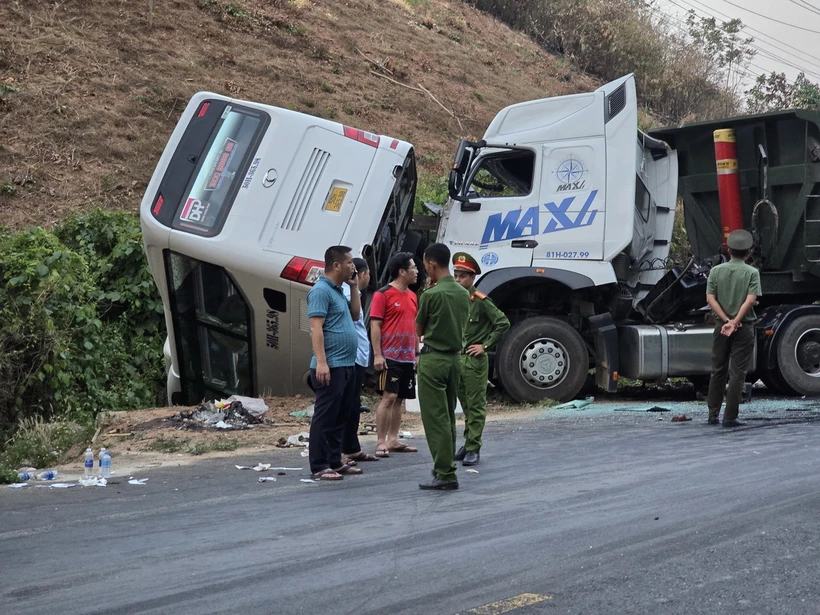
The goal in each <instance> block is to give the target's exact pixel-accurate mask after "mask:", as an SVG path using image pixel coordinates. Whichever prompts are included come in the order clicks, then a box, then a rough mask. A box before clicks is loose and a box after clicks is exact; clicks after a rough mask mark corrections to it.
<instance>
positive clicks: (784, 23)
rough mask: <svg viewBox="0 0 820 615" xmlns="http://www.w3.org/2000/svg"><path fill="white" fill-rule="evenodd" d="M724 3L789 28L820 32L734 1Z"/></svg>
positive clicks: (725, 0) (726, 0) (814, 32)
mask: <svg viewBox="0 0 820 615" xmlns="http://www.w3.org/2000/svg"><path fill="white" fill-rule="evenodd" d="M723 1H724V2H725V3H726V4H729V5H731V6H733V7H735V8H738V9H740V10H741V11H746V12H747V13H751V14H752V15H757V16H758V17H762V18H763V19H768V20H769V21H773V22H775V23H779V24H783V25H784V26H789V27H790V28H795V29H797V30H803V31H804V32H811V33H812V34H820V32H818V31H817V30H811V29H809V28H804V27H803V26H796V25H794V24H793V23H789V22H787V21H780V20H779V19H775V18H774V17H769V16H768V15H764V14H763V13H757V12H755V11H753V10H751V9H747V8H746V7H744V6H741V5H739V4H735V3H734V2H730V1H729V0H723Z"/></svg>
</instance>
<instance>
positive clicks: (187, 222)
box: [173, 105, 263, 236]
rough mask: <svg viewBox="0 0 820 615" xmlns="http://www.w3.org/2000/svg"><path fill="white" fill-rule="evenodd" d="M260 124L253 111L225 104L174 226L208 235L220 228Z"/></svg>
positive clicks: (255, 144)
mask: <svg viewBox="0 0 820 615" xmlns="http://www.w3.org/2000/svg"><path fill="white" fill-rule="evenodd" d="M262 125H263V120H262V118H261V117H260V116H259V115H257V114H256V113H253V114H252V113H249V112H248V110H245V109H242V108H236V107H231V106H230V105H229V106H227V107H225V110H224V111H223V112H222V116H221V118H220V122H219V123H218V124H217V127H218V130H217V131H216V135H215V136H214V138H213V139H212V140H211V141H210V144H209V147H208V149H207V150H206V151H205V152H203V153H202V155H201V158H200V164H199V165H198V168H197V170H196V173H195V174H194V176H193V181H191V182H190V185H189V187H188V189H187V191H186V193H185V194H184V196H183V198H182V202H181V203H180V205H179V207H178V209H177V215H176V218H175V220H174V223H173V226H174V228H181V229H184V230H187V231H191V232H194V233H198V234H202V235H208V236H211V235H216V234H217V233H218V232H219V231H220V230H221V228H222V224H223V222H224V220H225V217H226V216H227V213H228V210H229V209H230V207H231V204H232V203H233V199H234V198H235V197H236V193H237V190H238V189H239V186H240V184H241V183H242V180H243V178H244V177H245V173H246V172H247V170H248V166H249V164H250V157H251V156H252V155H253V153H254V151H255V149H256V147H257V145H258V141H259V139H258V137H259V136H260V132H261V131H260V129H261V128H262V127H263V126H262Z"/></svg>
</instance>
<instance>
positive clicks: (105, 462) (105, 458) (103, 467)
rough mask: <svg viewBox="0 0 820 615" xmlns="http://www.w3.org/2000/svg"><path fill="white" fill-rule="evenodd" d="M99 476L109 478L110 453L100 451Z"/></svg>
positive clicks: (103, 450)
mask: <svg viewBox="0 0 820 615" xmlns="http://www.w3.org/2000/svg"><path fill="white" fill-rule="evenodd" d="M100 476H102V477H103V478H105V479H109V478H111V453H109V452H108V451H107V450H105V449H102V451H100Z"/></svg>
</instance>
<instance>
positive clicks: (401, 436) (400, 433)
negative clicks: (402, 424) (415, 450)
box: [399, 431, 413, 439]
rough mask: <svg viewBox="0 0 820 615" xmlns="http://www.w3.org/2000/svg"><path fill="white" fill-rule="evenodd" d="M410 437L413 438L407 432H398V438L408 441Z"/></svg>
mask: <svg viewBox="0 0 820 615" xmlns="http://www.w3.org/2000/svg"><path fill="white" fill-rule="evenodd" d="M412 437H413V434H412V433H410V432H409V431H400V432H399V438H408V439H410V438H412Z"/></svg>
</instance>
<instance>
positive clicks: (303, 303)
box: [299, 299, 310, 333]
mask: <svg viewBox="0 0 820 615" xmlns="http://www.w3.org/2000/svg"><path fill="white" fill-rule="evenodd" d="M299 328H300V329H301V330H302V331H306V332H308V333H310V318H308V309H307V299H299Z"/></svg>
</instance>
